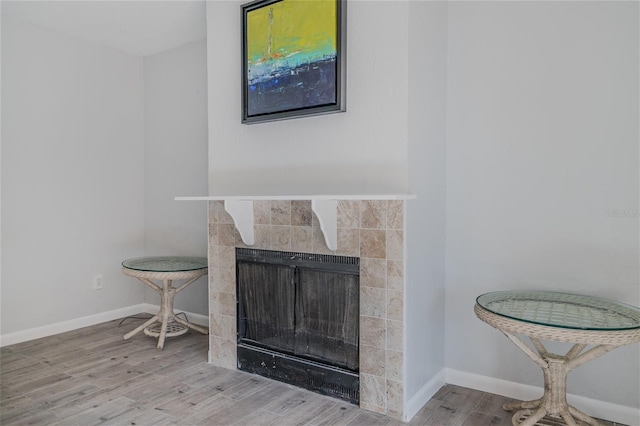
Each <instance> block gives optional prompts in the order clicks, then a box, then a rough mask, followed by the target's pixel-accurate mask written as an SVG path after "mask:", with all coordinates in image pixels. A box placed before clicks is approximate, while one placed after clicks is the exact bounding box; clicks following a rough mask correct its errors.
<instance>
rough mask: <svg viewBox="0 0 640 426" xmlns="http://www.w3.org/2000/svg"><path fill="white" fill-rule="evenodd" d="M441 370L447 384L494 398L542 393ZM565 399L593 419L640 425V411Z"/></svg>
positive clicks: (577, 398) (575, 397)
mask: <svg viewBox="0 0 640 426" xmlns="http://www.w3.org/2000/svg"><path fill="white" fill-rule="evenodd" d="M444 370H445V379H446V382H447V383H449V384H452V385H457V386H463V387H466V388H471V389H477V390H481V391H483V392H490V393H494V394H496V395H503V396H508V397H510V398H515V399H519V400H531V399H536V398H540V396H542V394H543V392H544V390H543V389H542V388H541V387H537V386H530V385H523V384H521V383H516V382H510V381H507V380H501V379H496V378H493V377H487V376H480V375H478V374H472V373H467V372H465V371H459V370H453V369H450V368H445V369H444ZM567 400H568V401H569V403H570V404H571V405H573V406H575V407H576V408H578V409H579V410H582V411H584V412H585V413H587V414H588V415H590V416H592V417H596V418H600V419H605V420H610V421H613V422H616V423H623V424H625V425H629V426H637V425H640V409H637V408H634V407H627V406H625V405H618V404H612V403H610V402H604V401H599V400H596V399H591V398H586V397H584V396H580V395H573V394H567Z"/></svg>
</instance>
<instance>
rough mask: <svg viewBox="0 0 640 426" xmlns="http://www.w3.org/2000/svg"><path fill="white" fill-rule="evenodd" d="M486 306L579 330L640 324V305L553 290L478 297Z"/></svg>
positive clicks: (520, 317)
mask: <svg viewBox="0 0 640 426" xmlns="http://www.w3.org/2000/svg"><path fill="white" fill-rule="evenodd" d="M476 303H477V304H478V305H479V306H481V307H482V308H484V309H486V310H488V311H490V312H493V313H494V314H497V315H501V316H503V317H507V318H512V319H516V320H519V321H524V322H529V323H533V324H540V325H546V326H551V327H560V328H571V329H579V330H611V331H614V330H633V329H637V328H640V309H638V308H636V307H635V306H631V305H626V304H623V303H617V302H613V301H610V300H607V299H601V298H598V297H591V296H583V295H578V294H570V293H558V292H550V291H515V290H514V291H498V292H493V293H486V294H483V295H481V296H479V297H478V298H477V299H476Z"/></svg>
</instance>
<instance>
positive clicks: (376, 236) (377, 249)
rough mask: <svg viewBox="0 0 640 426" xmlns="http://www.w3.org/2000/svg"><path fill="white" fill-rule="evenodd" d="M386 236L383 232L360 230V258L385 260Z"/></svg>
mask: <svg viewBox="0 0 640 426" xmlns="http://www.w3.org/2000/svg"><path fill="white" fill-rule="evenodd" d="M386 240H387V236H386V232H385V231H381V230H373V229H361V230H360V256H362V257H372V258H375V259H385V258H386V257H387V255H386V253H387V251H386V250H387V249H386V246H387V241H386Z"/></svg>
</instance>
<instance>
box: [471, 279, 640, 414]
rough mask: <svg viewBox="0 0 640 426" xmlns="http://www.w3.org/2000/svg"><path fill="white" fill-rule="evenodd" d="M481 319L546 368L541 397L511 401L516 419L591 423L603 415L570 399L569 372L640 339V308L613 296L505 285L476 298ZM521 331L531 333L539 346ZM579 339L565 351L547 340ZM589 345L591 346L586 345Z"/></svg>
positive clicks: (475, 309)
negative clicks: (590, 413) (561, 352)
mask: <svg viewBox="0 0 640 426" xmlns="http://www.w3.org/2000/svg"><path fill="white" fill-rule="evenodd" d="M474 311H475V313H476V315H477V317H478V318H479V319H481V320H482V321H484V322H486V323H487V324H489V325H491V326H493V327H495V328H497V329H498V330H500V331H502V332H503V333H504V334H505V335H506V336H507V337H508V338H509V340H511V341H512V342H513V343H514V344H516V345H517V346H518V347H519V348H520V349H521V350H522V351H523V352H524V353H525V354H526V355H527V356H528V357H529V358H531V359H532V360H533V361H534V362H535V363H536V364H537V365H538V366H539V367H540V368H541V369H542V371H543V374H544V395H543V396H542V397H541V398H539V399H537V400H535V401H525V402H516V403H512V404H505V406H504V409H505V410H508V411H514V410H515V411H516V413H515V414H514V415H513V418H512V424H513V425H514V426H515V425H521V426H533V425H535V424H536V423H537V422H538V421H540V420H541V419H542V418H544V417H545V416H551V417H555V418H559V417H561V418H562V419H563V420H564V421H565V423H566V424H567V425H570V426H575V425H576V422H575V419H578V420H581V421H583V422H586V423H588V424H590V425H593V426H597V425H599V423H598V421H597V420H595V419H593V418H592V417H590V416H588V415H586V414H585V413H583V412H581V411H580V410H578V409H576V408H575V407H573V406H571V405H569V404H568V403H567V399H566V381H567V374H568V373H569V371H571V370H572V369H574V368H576V367H578V366H580V365H582V364H584V363H585V362H587V361H590V360H592V359H594V358H597V357H598V356H600V355H603V354H605V353H607V352H609V351H610V350H612V349H614V348H616V347H618V346H622V345H627V344H631V343H637V342H640V309H638V308H636V307H634V306H630V305H625V304H622V303H617V302H613V301H610V300H606V299H602V298H597V297H590V296H584V295H578V294H569V293H559V292H549V291H499V292H493V293H487V294H483V295H481V296H479V297H478V298H477V299H476V304H475V307H474ZM517 334H521V335H525V336H527V337H529V339H531V342H532V343H533V346H534V348H535V351H534V350H533V349H531V347H529V346H528V345H527V344H525V343H524V342H523V341H522V340H521V339H520V338H519V337H518V336H517ZM541 339H543V340H552V341H558V342H569V343H573V346H572V347H571V349H569V351H568V352H567V353H566V354H565V355H558V354H553V353H550V352H548V351H547V349H546V348H545V347H544V345H543V344H542V342H541V341H540V340H541ZM588 346H592V347H591V348H590V349H588V350H585V349H586V348H587V347H588Z"/></svg>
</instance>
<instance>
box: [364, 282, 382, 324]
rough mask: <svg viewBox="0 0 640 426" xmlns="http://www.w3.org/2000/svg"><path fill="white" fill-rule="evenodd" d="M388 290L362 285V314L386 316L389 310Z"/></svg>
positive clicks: (377, 316) (378, 316)
mask: <svg viewBox="0 0 640 426" xmlns="http://www.w3.org/2000/svg"><path fill="white" fill-rule="evenodd" d="M386 305H387V290H385V289H383V288H375V287H364V286H360V315H365V316H368V317H376V318H385V317H386V310H387V306H386Z"/></svg>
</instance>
